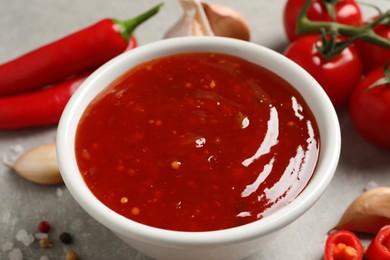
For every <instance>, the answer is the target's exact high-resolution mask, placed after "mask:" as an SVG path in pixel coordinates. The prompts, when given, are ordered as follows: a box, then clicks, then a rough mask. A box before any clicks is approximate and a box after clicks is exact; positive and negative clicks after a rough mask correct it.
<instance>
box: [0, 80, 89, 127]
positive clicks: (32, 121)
mask: <svg viewBox="0 0 390 260" xmlns="http://www.w3.org/2000/svg"><path fill="white" fill-rule="evenodd" d="M89 74H90V73H85V74H81V75H79V76H77V77H74V78H71V79H69V80H66V81H63V82H61V83H59V84H58V85H55V86H51V87H49V88H46V89H42V90H39V91H36V92H31V93H26V94H21V95H15V96H9V97H2V98H0V129H16V128H23V127H31V126H43V125H52V124H56V123H58V121H59V119H60V117H61V114H62V111H63V110H64V108H65V105H66V103H67V102H68V101H69V98H70V97H71V96H72V94H73V93H74V91H75V90H76V89H77V88H78V87H79V86H80V84H81V83H82V82H83V81H84V80H85V79H86V78H87V76H88V75H89Z"/></svg>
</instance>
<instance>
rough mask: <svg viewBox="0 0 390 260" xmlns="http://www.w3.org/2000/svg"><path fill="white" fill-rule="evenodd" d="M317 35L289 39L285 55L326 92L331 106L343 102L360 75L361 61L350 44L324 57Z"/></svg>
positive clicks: (345, 101)
mask: <svg viewBox="0 0 390 260" xmlns="http://www.w3.org/2000/svg"><path fill="white" fill-rule="evenodd" d="M317 44H321V41H320V39H319V35H317V34H311V35H305V36H302V37H301V38H298V39H297V40H295V41H294V42H292V43H291V44H290V45H289V46H288V47H287V49H286V51H285V53H284V54H285V55H286V56H287V57H288V58H290V59H291V60H293V61H295V62H296V63H298V64H299V65H300V66H301V67H303V68H304V69H305V70H306V71H307V72H309V73H310V74H311V75H312V76H313V77H314V78H315V79H316V80H317V81H318V83H320V85H321V86H322V87H323V89H324V90H325V92H326V93H327V94H328V96H329V98H330V100H331V101H332V103H333V105H334V107H335V108H339V107H341V106H343V105H344V104H346V103H347V101H348V99H349V97H350V95H351V92H352V90H353V89H354V88H355V87H356V85H357V84H358V83H359V81H360V79H361V77H362V70H363V65H362V62H361V58H360V56H359V53H358V52H357V51H356V49H355V48H354V46H352V45H350V46H348V47H347V48H346V49H344V50H343V51H342V52H341V53H340V54H339V55H337V56H336V57H334V58H331V59H325V58H323V57H322V56H321V54H320V53H319V52H318V50H317V48H316V45H317Z"/></svg>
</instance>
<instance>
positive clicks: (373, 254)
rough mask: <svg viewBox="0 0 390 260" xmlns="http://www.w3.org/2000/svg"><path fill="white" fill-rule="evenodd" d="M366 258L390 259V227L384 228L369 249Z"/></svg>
mask: <svg viewBox="0 0 390 260" xmlns="http://www.w3.org/2000/svg"><path fill="white" fill-rule="evenodd" d="M366 256H367V258H368V259H369V260H389V259H390V225H387V226H384V227H382V228H381V229H380V230H379V232H378V234H376V236H375V238H374V240H372V241H371V243H370V245H369V246H368V248H367V251H366Z"/></svg>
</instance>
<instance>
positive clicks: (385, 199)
mask: <svg viewBox="0 0 390 260" xmlns="http://www.w3.org/2000/svg"><path fill="white" fill-rule="evenodd" d="M389 224H390V187H378V188H373V189H371V190H368V191H366V192H364V193H363V194H361V195H360V196H359V197H357V198H356V199H355V200H354V201H353V202H352V203H351V204H350V205H349V206H348V208H347V209H346V210H345V212H344V214H343V215H342V217H341V219H340V221H339V223H338V224H337V225H336V227H335V228H334V229H347V230H351V231H356V232H363V233H369V234H376V233H377V232H378V231H379V230H380V229H381V228H382V227H383V226H385V225H389Z"/></svg>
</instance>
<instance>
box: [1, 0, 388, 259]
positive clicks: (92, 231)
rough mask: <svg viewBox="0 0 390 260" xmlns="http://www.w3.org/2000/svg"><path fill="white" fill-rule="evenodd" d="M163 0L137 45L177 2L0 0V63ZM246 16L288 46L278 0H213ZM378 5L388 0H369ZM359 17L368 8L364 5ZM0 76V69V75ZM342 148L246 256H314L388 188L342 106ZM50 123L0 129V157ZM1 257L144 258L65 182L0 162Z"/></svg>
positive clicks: (259, 31) (167, 22)
mask: <svg viewBox="0 0 390 260" xmlns="http://www.w3.org/2000/svg"><path fill="white" fill-rule="evenodd" d="M160 2H165V5H164V7H163V9H162V10H161V12H160V13H159V14H158V15H157V16H155V17H154V18H152V19H151V20H149V21H147V22H146V23H144V24H143V25H141V27H139V28H138V29H137V30H136V33H135V36H136V37H137V39H138V42H139V44H140V45H143V44H147V43H149V42H154V41H158V40H160V39H161V38H162V37H163V35H164V33H165V32H166V31H167V30H168V29H169V28H170V26H172V25H173V24H174V23H175V22H176V21H177V19H179V17H180V16H181V14H182V11H181V8H180V5H179V4H178V2H177V1H176V0H165V1H163V0H142V1H136V0H115V1H105V0H69V1H63V0H62V1H61V0H30V1H26V0H0V63H2V62H5V61H7V60H10V59H12V58H14V57H17V56H18V55H21V54H23V53H25V52H27V51H29V50H32V49H34V48H36V47H38V46H41V45H42V44H46V43H48V42H51V41H53V40H55V39H58V38H60V37H62V36H65V35H67V34H69V33H71V32H74V31H76V30H78V29H80V28H83V27H86V26H88V25H91V24H93V23H95V22H97V21H98V20H100V19H101V18H104V17H115V18H122V19H124V18H129V17H134V16H136V15H137V14H139V13H141V12H142V11H144V10H147V9H148V8H150V7H152V6H154V5H156V4H158V3H160ZM210 2H215V3H219V4H225V5H229V6H231V7H233V8H235V9H237V10H238V11H240V12H241V13H242V14H243V15H244V16H245V17H246V18H247V20H248V22H249V25H250V28H251V33H252V38H251V41H252V42H254V43H257V44H261V45H264V46H267V47H269V48H271V49H274V50H276V51H282V50H283V49H284V48H285V47H286V46H287V39H286V37H285V34H284V31H283V25H282V10H283V6H284V4H285V0H273V1H266V0H246V1H237V0H219V1H210ZM368 2H371V3H372V2H374V3H376V4H377V5H378V6H380V7H381V8H382V9H389V8H390V2H388V1H386V0H375V1H374V0H372V1H368ZM365 15H370V11H369V10H366V9H365ZM0 76H1V75H0ZM338 115H339V119H340V127H341V132H342V151H341V157H340V163H339V166H338V168H337V171H336V174H335V177H334V179H333V181H332V182H331V184H330V186H329V187H328V189H327V190H326V192H325V193H324V195H323V196H322V197H321V198H320V200H319V201H318V202H317V203H316V204H315V205H314V206H313V207H312V208H311V209H310V210H309V211H308V212H307V213H306V214H304V215H303V216H302V217H301V218H299V219H298V220H297V221H296V222H294V223H293V224H291V225H289V226H288V227H286V228H285V229H284V231H283V233H282V234H281V235H280V236H279V237H277V238H276V239H275V240H274V241H273V243H272V245H271V246H269V247H268V248H267V249H265V250H263V251H261V252H259V254H257V255H254V256H252V257H250V258H248V259H251V260H255V259H290V260H293V259H318V260H319V259H321V258H322V252H323V246H324V242H325V239H326V233H327V231H328V230H329V229H330V228H331V227H332V226H333V225H334V224H335V223H337V221H338V219H339V218H340V216H341V214H342V212H343V211H344V210H345V209H346V207H347V206H348V204H349V203H350V202H351V201H352V200H353V199H354V198H355V197H356V196H358V195H359V194H360V193H361V192H362V191H363V190H364V188H365V187H366V186H367V185H368V184H369V183H375V184H377V185H381V186H385V185H386V186H390V151H385V150H382V149H379V148H376V147H374V146H372V145H370V144H369V143H367V142H366V141H364V140H363V139H362V138H361V137H360V136H359V135H358V134H357V133H356V131H355V130H354V128H353V127H352V125H351V122H350V118H349V116H348V111H347V109H341V110H340V111H338ZM55 139H56V126H52V127H44V128H35V129H24V130H16V131H0V157H1V158H7V159H8V160H9V159H11V160H12V159H14V158H15V157H17V156H18V155H19V154H20V153H22V152H23V151H26V150H28V149H30V148H32V147H35V146H38V145H41V144H46V143H52V142H54V141H55ZM0 198H1V200H0V259H9V253H10V251H9V250H6V248H4V246H5V245H9V242H12V243H13V249H17V250H20V251H21V252H22V253H23V255H24V259H44V258H41V257H42V256H47V257H48V258H49V259H65V254H66V252H67V251H68V250H74V251H76V252H77V253H78V254H79V256H80V259H138V260H141V259H142V260H146V259H149V258H148V257H147V256H144V255H142V254H141V253H139V252H137V251H136V250H134V249H132V248H131V247H129V246H128V245H126V244H124V243H123V242H122V241H121V240H120V239H118V238H117V237H116V236H115V235H113V234H112V233H111V232H110V231H109V230H107V229H106V228H105V227H103V226H102V225H101V224H99V223H98V222H96V221H95V220H94V219H93V218H91V217H90V216H89V215H87V214H86V213H85V212H84V211H83V210H82V209H81V208H80V207H79V206H78V204H77V203H76V202H75V200H74V199H73V198H72V197H71V195H70V194H69V192H68V191H67V189H66V187H65V186H64V185H59V186H40V185H36V184H32V183H30V182H28V181H25V180H24V179H22V178H20V177H19V176H18V175H16V174H15V173H14V172H12V171H11V170H10V169H9V168H7V167H6V166H5V165H4V164H3V163H1V162H0ZM43 219H46V220H48V221H49V222H50V223H51V225H52V231H51V233H50V236H51V237H53V238H52V243H53V246H52V247H51V248H49V249H41V248H40V247H39V245H38V243H37V242H36V241H35V242H34V243H33V244H31V245H29V246H25V245H24V244H23V243H21V242H19V241H17V240H16V238H15V236H16V234H17V232H18V231H19V230H22V229H24V230H26V231H27V232H28V233H30V234H34V233H36V232H37V224H38V223H39V222H40V221H41V220H43ZM62 231H66V232H69V233H71V234H72V236H73V237H74V243H73V244H71V245H66V246H65V245H63V244H61V243H60V242H59V240H58V238H57V236H58V235H59V234H60V233H61V232H62Z"/></svg>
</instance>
